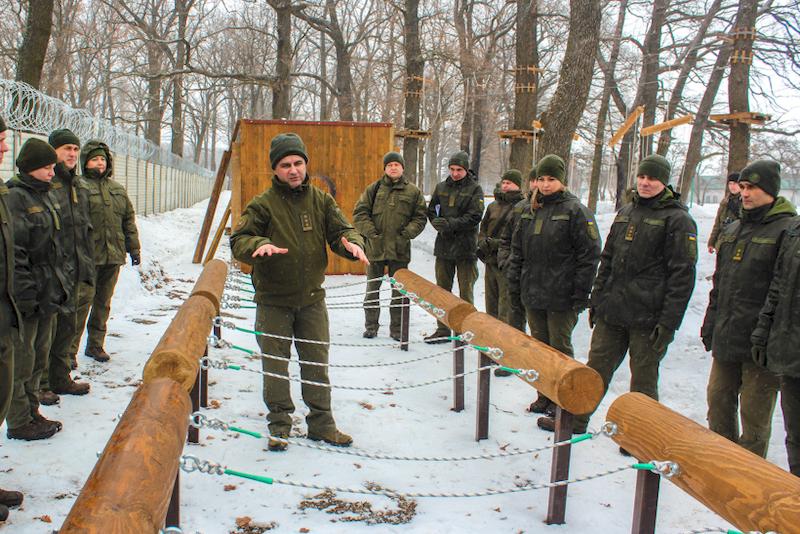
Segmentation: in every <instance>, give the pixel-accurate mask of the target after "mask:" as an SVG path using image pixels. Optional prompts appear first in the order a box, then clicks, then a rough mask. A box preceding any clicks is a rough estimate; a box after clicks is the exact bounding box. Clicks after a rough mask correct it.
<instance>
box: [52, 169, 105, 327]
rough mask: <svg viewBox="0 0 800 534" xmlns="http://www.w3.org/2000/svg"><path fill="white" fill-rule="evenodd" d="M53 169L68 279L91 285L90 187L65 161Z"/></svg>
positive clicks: (92, 283) (60, 234)
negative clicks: (88, 187) (69, 168)
mask: <svg viewBox="0 0 800 534" xmlns="http://www.w3.org/2000/svg"><path fill="white" fill-rule="evenodd" d="M55 172H56V174H55V176H54V177H53V181H52V182H51V184H50V194H51V195H52V196H53V197H54V198H55V200H56V201H57V202H58V205H59V207H60V208H61V209H60V214H61V232H60V233H59V236H60V239H61V244H62V247H61V249H62V250H63V253H64V256H63V258H62V265H63V268H64V270H65V271H66V272H67V275H68V276H67V281H68V282H69V283H71V284H72V286H75V284H77V283H79V282H84V283H87V284H89V285H94V248H93V239H94V236H93V235H92V233H91V222H90V220H89V190H88V189H87V187H86V184H85V183H84V182H83V180H81V178H80V177H79V176H77V175H76V173H75V169H72V170H68V169H67V168H66V167H65V166H64V164H62V163H57V164H56V168H55ZM70 293H72V294H74V287H71V288H70ZM70 311H73V310H70Z"/></svg>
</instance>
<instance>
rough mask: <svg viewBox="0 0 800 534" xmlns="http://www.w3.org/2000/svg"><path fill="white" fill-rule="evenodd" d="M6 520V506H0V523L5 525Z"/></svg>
mask: <svg viewBox="0 0 800 534" xmlns="http://www.w3.org/2000/svg"><path fill="white" fill-rule="evenodd" d="M6 519H8V506H6V505H5V504H0V523H5V521H6Z"/></svg>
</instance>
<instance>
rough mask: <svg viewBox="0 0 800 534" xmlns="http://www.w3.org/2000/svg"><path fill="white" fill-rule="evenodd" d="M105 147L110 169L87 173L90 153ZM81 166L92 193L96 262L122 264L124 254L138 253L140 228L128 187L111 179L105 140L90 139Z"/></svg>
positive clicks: (90, 206)
mask: <svg viewBox="0 0 800 534" xmlns="http://www.w3.org/2000/svg"><path fill="white" fill-rule="evenodd" d="M96 148H102V149H103V150H105V152H106V163H107V164H108V168H107V169H106V171H105V172H104V173H103V174H102V176H97V175H96V174H95V173H92V172H87V170H86V161H87V159H88V157H87V156H88V155H89V152H91V151H92V150H94V149H96ZM81 168H82V169H83V176H84V182H85V184H86V188H87V190H88V193H89V217H90V218H91V224H92V234H93V236H94V240H93V243H92V245H93V248H94V263H95V265H122V264H123V263H125V253H126V252H127V253H129V254H138V253H139V250H140V249H141V248H142V247H141V245H140V244H139V231H138V230H137V229H136V214H135V212H134V210H133V204H131V201H130V199H129V198H128V193H127V192H126V191H125V188H124V187H123V186H122V185H121V184H119V183H117V182H115V181H114V180H112V179H111V176H112V175H113V169H114V167H113V161H112V157H111V150H109V148H108V146H107V145H106V144H105V143H100V142H98V141H89V142H88V143H86V144H85V145H84V146H83V148H82V149H81Z"/></svg>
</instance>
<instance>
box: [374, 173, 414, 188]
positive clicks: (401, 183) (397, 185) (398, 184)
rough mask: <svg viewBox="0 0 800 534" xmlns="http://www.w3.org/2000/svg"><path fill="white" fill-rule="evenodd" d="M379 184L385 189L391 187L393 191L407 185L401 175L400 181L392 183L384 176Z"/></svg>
mask: <svg viewBox="0 0 800 534" xmlns="http://www.w3.org/2000/svg"><path fill="white" fill-rule="evenodd" d="M381 182H382V183H383V185H385V186H387V187H392V188H394V189H402V188H403V187H405V185H406V184H407V183H408V180H407V179H406V177H405V175H403V176H401V177H400V179H398V180H397V181H396V182H394V181H392V179H391V178H389V177H388V176H387V175H385V174H384V175H383V176H382V177H381Z"/></svg>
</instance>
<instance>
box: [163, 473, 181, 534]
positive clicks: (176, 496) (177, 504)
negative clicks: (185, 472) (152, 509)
mask: <svg viewBox="0 0 800 534" xmlns="http://www.w3.org/2000/svg"><path fill="white" fill-rule="evenodd" d="M164 526H165V527H178V528H180V526H181V470H180V468H178V472H177V473H175V485H174V486H172V497H170V499H169V507H168V508H167V517H166V518H165V519H164Z"/></svg>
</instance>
